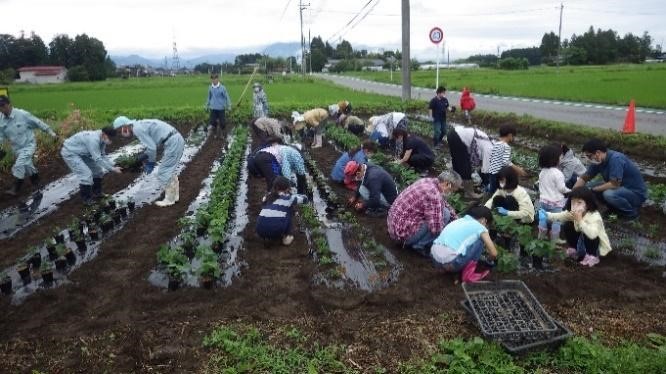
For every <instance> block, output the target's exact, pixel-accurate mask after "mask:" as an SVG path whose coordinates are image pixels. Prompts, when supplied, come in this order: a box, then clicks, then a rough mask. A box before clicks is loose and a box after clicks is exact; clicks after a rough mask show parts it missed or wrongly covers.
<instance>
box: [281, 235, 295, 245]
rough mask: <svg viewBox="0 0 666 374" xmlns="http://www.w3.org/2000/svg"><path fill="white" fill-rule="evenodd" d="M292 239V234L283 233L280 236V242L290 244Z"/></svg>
mask: <svg viewBox="0 0 666 374" xmlns="http://www.w3.org/2000/svg"><path fill="white" fill-rule="evenodd" d="M293 241H294V236H293V235H285V236H284V237H283V238H282V244H284V245H290V244H291V243H292V242H293Z"/></svg>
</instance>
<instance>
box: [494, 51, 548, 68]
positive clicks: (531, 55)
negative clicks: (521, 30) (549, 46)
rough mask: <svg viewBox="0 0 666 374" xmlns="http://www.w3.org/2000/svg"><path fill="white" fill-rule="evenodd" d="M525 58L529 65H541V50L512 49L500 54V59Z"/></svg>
mask: <svg viewBox="0 0 666 374" xmlns="http://www.w3.org/2000/svg"><path fill="white" fill-rule="evenodd" d="M507 57H513V58H523V57H524V58H526V59H527V61H528V62H529V64H530V65H541V49H540V48H537V47H532V48H514V49H509V50H506V51H504V52H502V58H507Z"/></svg>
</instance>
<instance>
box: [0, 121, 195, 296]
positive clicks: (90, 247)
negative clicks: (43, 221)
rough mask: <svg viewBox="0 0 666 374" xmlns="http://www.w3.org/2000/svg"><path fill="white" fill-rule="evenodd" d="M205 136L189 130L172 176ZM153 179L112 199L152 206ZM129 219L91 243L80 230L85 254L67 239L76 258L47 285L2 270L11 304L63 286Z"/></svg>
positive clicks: (44, 255)
mask: <svg viewBox="0 0 666 374" xmlns="http://www.w3.org/2000/svg"><path fill="white" fill-rule="evenodd" d="M205 136H206V134H205V133H195V132H194V131H192V132H191V133H190V137H188V139H187V141H186V144H185V150H184V151H183V156H182V157H181V159H180V162H179V164H178V166H176V170H175V173H176V174H180V172H181V171H182V170H183V169H184V168H185V166H186V165H187V164H188V163H189V162H190V161H191V160H192V158H194V156H195V155H196V154H197V152H198V151H199V149H201V144H202V143H203V142H202V140H201V139H202V137H203V140H205ZM190 138H191V139H194V140H196V141H195V142H190ZM157 183H158V182H157V180H156V179H155V174H151V175H142V176H140V177H139V178H138V179H137V181H136V182H135V183H134V184H133V185H131V186H129V187H128V188H126V189H125V190H123V191H119V192H118V193H116V194H114V195H113V196H112V198H113V199H114V200H115V201H126V200H127V198H128V197H131V198H132V199H133V201H134V202H135V204H136V208H135V209H138V208H139V207H141V206H143V205H147V204H151V203H153V202H154V201H155V200H157V198H158V197H159V195H160V191H159V188H158V186H157ZM132 217H133V214H132V213H129V214H128V216H127V218H122V219H121V221H120V223H119V224H115V225H114V228H113V229H112V230H111V231H109V232H107V233H106V234H103V233H102V230H101V228H99V229H98V232H99V235H100V238H101V240H95V241H93V240H91V239H90V238H89V236H88V228H85V230H84V237H86V246H87V250H86V251H85V252H83V253H82V252H79V251H77V248H76V244H75V243H73V242H72V241H71V240H67V241H66V243H65V245H66V246H67V247H68V248H70V249H72V250H73V252H74V253H75V255H76V259H75V260H74V261H73V262H72V263H71V264H70V265H69V266H68V267H67V269H66V270H65V271H58V270H55V269H54V271H53V277H54V281H53V282H52V283H51V284H46V283H45V282H44V281H43V280H42V279H41V278H38V279H35V280H32V281H31V282H30V283H27V284H24V283H23V281H22V280H21V277H20V276H19V274H18V267H19V266H20V264H17V265H14V266H11V267H9V268H7V269H5V270H4V271H5V272H6V274H8V275H9V276H10V277H11V278H12V288H13V294H12V304H13V305H17V304H20V303H22V302H23V301H24V300H25V298H26V297H28V296H30V295H32V294H33V293H34V292H36V291H38V290H40V289H43V288H53V287H58V286H60V285H62V284H67V283H68V282H69V281H68V279H67V274H69V273H70V272H72V271H74V270H76V269H78V268H79V267H80V266H81V265H83V264H84V263H86V262H88V261H90V260H92V259H93V258H95V257H96V256H97V254H98V252H99V249H100V246H101V243H102V241H104V240H106V239H107V238H109V237H110V236H112V235H113V234H115V233H116V232H118V231H120V230H122V229H123V227H124V226H125V224H126V223H127V222H128V221H129V220H130V219H131V218H132ZM61 233H64V235H65V237H66V238H68V237H69V234H68V233H67V230H63V231H62V232H61ZM39 253H40V254H41V257H42V261H48V260H49V255H48V250H47V249H46V245H42V246H41V247H40V248H39Z"/></svg>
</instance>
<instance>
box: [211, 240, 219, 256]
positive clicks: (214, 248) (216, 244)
mask: <svg viewBox="0 0 666 374" xmlns="http://www.w3.org/2000/svg"><path fill="white" fill-rule="evenodd" d="M210 247H211V249H212V250H213V252H215V253H217V254H220V253H222V243H220V242H215V243H213V244H212V245H211V246H210Z"/></svg>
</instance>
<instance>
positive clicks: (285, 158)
mask: <svg viewBox="0 0 666 374" xmlns="http://www.w3.org/2000/svg"><path fill="white" fill-rule="evenodd" d="M280 154H281V156H282V157H280V158H281V159H282V164H280V166H281V169H282V176H283V177H286V178H289V177H291V174H292V171H291V166H292V165H291V158H290V157H289V153H288V152H287V151H286V150H284V149H281V150H280Z"/></svg>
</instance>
